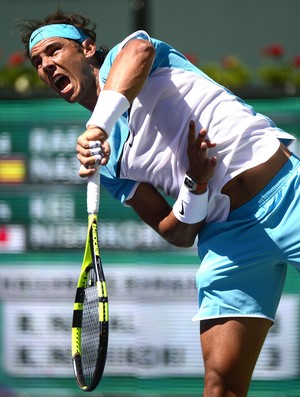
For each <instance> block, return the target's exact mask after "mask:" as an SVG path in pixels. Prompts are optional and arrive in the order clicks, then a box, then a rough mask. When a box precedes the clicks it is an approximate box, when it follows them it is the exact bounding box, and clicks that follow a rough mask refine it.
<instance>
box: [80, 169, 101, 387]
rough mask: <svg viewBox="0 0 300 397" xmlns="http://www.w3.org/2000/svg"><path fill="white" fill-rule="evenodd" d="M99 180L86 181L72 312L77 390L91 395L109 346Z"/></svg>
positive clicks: (98, 178) (90, 179) (99, 378)
mask: <svg viewBox="0 0 300 397" xmlns="http://www.w3.org/2000/svg"><path fill="white" fill-rule="evenodd" d="M99 191H100V177H99V167H98V168H97V172H96V173H95V174H94V175H92V176H91V177H90V178H89V179H88V184H87V210H88V231H87V238H86V245H85V252H84V257H83V262H82V266H81V271H80V275H79V279H78V283H77V291H76V297H75V303H74V311H73V324H72V362H73V369H74V374H75V378H76V381H77V384H78V386H79V387H80V389H82V390H84V391H92V390H94V389H95V388H96V387H97V385H98V384H99V382H100V380H101V378H102V374H103V371H104V367H105V361H106V353H107V343H108V299H107V291H106V282H105V277H104V273H103V268H102V262H101V257H100V249H99V243H98V227H97V226H98V210H99V193H100V192H99Z"/></svg>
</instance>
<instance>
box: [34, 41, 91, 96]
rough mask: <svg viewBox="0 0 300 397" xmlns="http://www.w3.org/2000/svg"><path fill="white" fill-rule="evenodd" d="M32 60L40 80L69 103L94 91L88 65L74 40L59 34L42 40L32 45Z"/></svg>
mask: <svg viewBox="0 0 300 397" xmlns="http://www.w3.org/2000/svg"><path fill="white" fill-rule="evenodd" d="M31 63H32V65H33V66H34V67H35V69H36V70H37V72H38V75H39V77H40V79H41V80H42V81H44V82H45V83H46V84H47V85H48V86H49V87H50V88H51V89H52V90H53V91H55V92H56V93H57V94H58V95H59V96H61V97H62V98H63V99H65V100H66V101H68V102H71V103H73V102H82V101H83V100H85V98H86V97H88V95H91V94H92V92H91V90H95V78H94V75H93V72H92V69H91V66H90V64H89V62H88V60H87V58H86V56H85V53H84V51H81V49H80V48H79V44H78V43H76V42H75V41H73V40H68V39H64V38H61V37H51V38H48V39H44V40H41V41H40V42H38V43H37V44H35V45H34V47H33V48H32V51H31Z"/></svg>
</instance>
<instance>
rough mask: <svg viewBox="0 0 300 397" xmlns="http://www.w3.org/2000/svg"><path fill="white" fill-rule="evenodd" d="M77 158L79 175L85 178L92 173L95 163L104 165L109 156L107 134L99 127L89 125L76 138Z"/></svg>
mask: <svg viewBox="0 0 300 397" xmlns="http://www.w3.org/2000/svg"><path fill="white" fill-rule="evenodd" d="M76 150H77V158H78V160H79V161H80V163H81V165H83V167H80V170H79V176H80V177H82V178H85V177H87V176H90V175H92V174H93V173H94V172H95V170H96V168H95V166H96V165H97V164H100V165H106V164H107V163H108V160H109V156H110V145H109V143H108V141H107V134H106V132H105V131H103V130H102V129H101V128H99V127H96V126H89V128H88V129H87V130H86V131H85V132H84V133H83V134H81V135H80V136H79V137H78V139H77V146H76Z"/></svg>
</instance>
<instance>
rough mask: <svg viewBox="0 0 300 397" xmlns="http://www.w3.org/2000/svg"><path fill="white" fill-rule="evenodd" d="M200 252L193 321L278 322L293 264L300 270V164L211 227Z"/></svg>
mask: <svg viewBox="0 0 300 397" xmlns="http://www.w3.org/2000/svg"><path fill="white" fill-rule="evenodd" d="M198 251H199V256H200V259H201V265H200V268H199V270H198V272H197V278H196V284H197V289H198V297H199V310H198V312H197V314H196V315H195V317H194V319H193V320H205V319H209V318H216V317H218V318H220V317H239V316H245V317H261V318H268V319H270V320H272V321H274V318H275V314H276V310H277V307H278V304H279V301H280V298H281V295H282V290H283V287H284V283H285V278H286V272H287V265H288V264H290V265H292V266H294V267H295V268H296V269H297V270H298V271H300V159H299V158H298V157H297V156H295V155H294V154H293V155H292V156H291V157H290V159H289V161H288V162H287V163H286V164H285V165H284V166H283V168H282V169H281V170H280V172H279V173H278V174H277V175H276V176H275V177H274V178H273V180H272V181H271V182H270V183H269V184H268V185H267V186H266V187H265V188H264V189H263V190H262V191H261V192H260V193H259V194H257V195H256V196H255V197H254V198H252V199H251V200H250V201H249V202H247V203H246V204H244V205H243V206H242V207H240V208H238V209H236V210H234V211H231V212H230V214H229V217H228V220H227V221H226V222H222V223H221V222H219V223H217V222H212V223H208V224H207V225H205V226H204V227H203V228H202V230H201V232H200V235H199V242H198Z"/></svg>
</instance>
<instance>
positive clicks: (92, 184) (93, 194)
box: [87, 165, 100, 214]
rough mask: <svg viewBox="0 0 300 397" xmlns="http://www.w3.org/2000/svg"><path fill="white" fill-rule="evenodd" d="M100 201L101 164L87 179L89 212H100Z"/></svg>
mask: <svg viewBox="0 0 300 397" xmlns="http://www.w3.org/2000/svg"><path fill="white" fill-rule="evenodd" d="M99 201H100V166H99V165H98V166H97V167H96V172H95V173H94V174H93V175H91V176H89V177H88V181H87V212H88V213H89V214H98V211H99Z"/></svg>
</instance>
